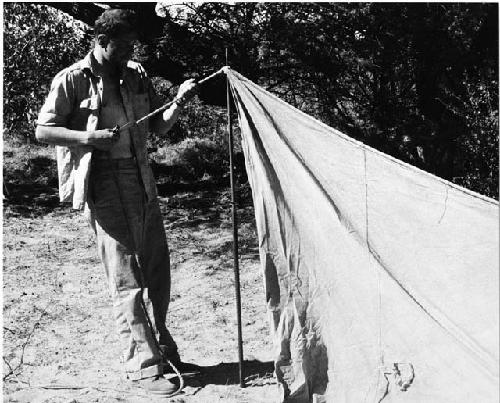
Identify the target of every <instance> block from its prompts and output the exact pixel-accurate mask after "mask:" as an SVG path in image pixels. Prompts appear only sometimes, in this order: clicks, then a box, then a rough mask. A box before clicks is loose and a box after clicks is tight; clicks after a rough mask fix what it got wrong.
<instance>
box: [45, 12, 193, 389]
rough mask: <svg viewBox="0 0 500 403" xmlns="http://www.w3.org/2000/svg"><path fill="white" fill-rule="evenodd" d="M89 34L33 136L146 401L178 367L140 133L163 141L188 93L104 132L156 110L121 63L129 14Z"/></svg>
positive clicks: (57, 82) (164, 256) (163, 247)
mask: <svg viewBox="0 0 500 403" xmlns="http://www.w3.org/2000/svg"><path fill="white" fill-rule="evenodd" d="M94 35H95V44H94V48H93V50H92V51H91V52H90V53H89V54H88V55H87V56H86V57H85V58H84V59H83V60H81V61H79V62H78V63H76V64H74V65H73V66H71V67H69V68H67V69H65V70H63V71H61V72H60V73H59V74H57V75H56V77H55V78H54V80H53V83H52V87H51V90H50V93H49V95H48V97H47V99H46V101H45V104H44V105H43V107H42V109H41V111H40V114H39V118H38V126H37V129H36V137H37V139H38V140H40V141H43V142H46V143H49V144H54V145H56V146H57V147H56V148H57V162H58V171H59V192H60V198H61V201H71V202H72V203H73V207H74V208H76V209H83V208H84V209H85V211H86V213H87V215H88V217H89V220H90V223H91V226H92V228H93V230H94V231H95V233H96V240H97V246H98V253H99V256H100V258H101V260H102V262H103V264H104V267H105V270H106V275H107V279H108V285H109V289H110V291H111V296H112V300H113V309H114V314H115V319H116V326H117V330H118V333H119V336H120V340H121V342H122V343H123V347H124V354H123V357H122V358H123V363H124V369H125V372H126V374H127V377H128V378H129V379H131V380H132V381H133V382H136V383H137V384H139V385H140V386H141V387H143V388H144V389H145V390H147V391H148V392H150V393H153V394H158V395H165V396H167V395H170V394H172V393H174V392H175V391H176V390H177V386H176V385H174V384H173V383H172V382H170V381H169V380H167V379H166V378H164V377H163V376H162V375H163V374H164V371H165V368H168V366H167V365H166V359H168V360H169V361H171V362H172V363H173V364H174V365H175V364H181V362H180V358H179V354H178V352H177V346H176V344H175V342H174V340H173V339H172V337H171V335H170V333H169V332H168V330H167V328H166V325H165V320H166V313H167V308H168V303H169V299H170V263H169V251H168V246H167V241H166V237H165V230H164V227H163V223H162V217H161V213H160V209H159V205H158V201H157V193H156V184H155V182H154V178H153V176H152V173H151V169H150V167H149V165H148V161H147V148H146V134H147V132H148V131H150V130H151V131H154V132H156V133H160V134H161V133H166V132H167V131H168V130H169V129H170V128H171V127H172V126H173V124H174V123H175V121H176V119H177V117H178V116H179V113H180V111H181V109H182V104H183V103H184V102H186V101H187V100H188V99H189V98H191V97H192V96H193V95H194V92H195V90H196V89H195V86H196V85H195V83H194V81H193V80H187V81H185V82H184V83H183V84H182V85H181V86H180V88H179V91H178V94H177V97H176V99H177V101H176V102H175V103H174V104H173V105H172V107H171V108H170V109H167V110H166V111H165V112H163V113H160V114H158V115H157V116H156V117H155V118H152V119H151V120H149V121H146V122H144V123H141V124H139V125H135V126H132V127H130V128H129V129H128V130H123V131H121V132H119V131H118V130H113V128H115V127H116V126H123V125H124V123H126V122H129V121H132V120H136V119H138V118H140V117H142V116H144V115H146V114H148V113H149V112H151V111H152V110H154V109H156V108H158V107H159V106H160V104H159V100H158V98H157V96H156V94H155V92H154V89H153V87H152V85H151V82H150V80H149V79H148V78H147V77H146V75H145V73H144V70H142V67H141V66H140V65H139V64H137V63H134V62H131V61H130V60H129V59H130V57H131V55H132V51H133V42H134V41H135V40H136V20H135V15H134V14H133V12H131V11H128V10H120V9H110V10H107V11H105V12H104V13H103V14H102V15H101V16H100V17H99V18H98V19H97V21H96V23H95V27H94Z"/></svg>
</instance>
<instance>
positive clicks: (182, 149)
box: [151, 137, 228, 180]
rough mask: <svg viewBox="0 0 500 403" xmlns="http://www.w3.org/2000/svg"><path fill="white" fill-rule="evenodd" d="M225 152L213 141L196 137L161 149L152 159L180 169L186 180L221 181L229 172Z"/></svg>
mask: <svg viewBox="0 0 500 403" xmlns="http://www.w3.org/2000/svg"><path fill="white" fill-rule="evenodd" d="M225 151H226V150H221V148H220V146H219V145H217V143H215V142H214V141H213V140H209V139H202V138H199V137H194V138H187V139H184V140H182V141H181V142H179V143H176V144H172V145H168V146H164V147H161V148H159V149H158V150H157V151H156V152H155V153H153V154H152V155H151V157H152V159H153V161H154V162H155V163H157V164H162V165H166V166H170V167H174V166H175V167H178V168H180V169H181V170H182V171H184V172H185V175H184V179H188V180H199V179H207V178H211V179H215V180H219V179H220V178H222V177H223V176H224V173H225V172H227V170H228V165H227V156H226V152H225Z"/></svg>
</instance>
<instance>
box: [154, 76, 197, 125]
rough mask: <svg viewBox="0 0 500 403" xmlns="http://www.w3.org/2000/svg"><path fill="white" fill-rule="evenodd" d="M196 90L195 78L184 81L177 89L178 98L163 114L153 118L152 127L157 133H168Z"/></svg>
mask: <svg viewBox="0 0 500 403" xmlns="http://www.w3.org/2000/svg"><path fill="white" fill-rule="evenodd" d="M195 92H196V83H195V82H194V79H190V80H186V81H184V82H183V83H182V84H181V86H180V87H179V91H177V96H176V99H178V100H179V101H177V102H174V103H173V104H172V106H171V107H170V108H168V109H167V110H165V112H163V113H162V114H161V115H158V116H155V117H154V118H152V119H151V129H152V130H153V131H154V132H155V133H157V134H165V133H167V132H168V131H169V130H170V129H171V128H172V126H173V125H174V124H175V122H176V121H177V119H178V118H179V114H180V112H181V111H182V107H183V106H184V104H185V103H186V102H187V101H189V100H190V99H191V98H192V97H193V96H194V94H195Z"/></svg>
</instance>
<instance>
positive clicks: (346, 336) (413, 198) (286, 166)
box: [227, 70, 499, 403]
mask: <svg viewBox="0 0 500 403" xmlns="http://www.w3.org/2000/svg"><path fill="white" fill-rule="evenodd" d="M227 76H228V80H229V83H230V86H231V90H232V93H233V97H234V100H235V103H236V105H237V109H238V116H239V122H240V127H241V131H242V141H243V149H244V153H245V160H246V168H247V172H248V175H249V180H250V184H251V187H252V192H253V199H254V205H255V215H256V223H257V230H258V237H259V247H260V259H261V264H262V268H263V273H264V281H265V292H266V298H267V304H268V309H269V314H270V320H271V327H272V332H273V337H274V342H275V347H276V356H275V358H276V375H277V377H278V380H279V381H280V383H281V385H282V390H283V398H284V400H285V401H288V402H309V401H315V402H335V403H341V402H348V403H351V402H354V403H357V402H381V401H382V402H415V403H417V402H418V403H422V402H439V403H446V402H449V403H458V402H498V401H499V400H498V398H499V396H498V379H499V378H498V376H499V374H498V366H499V357H498V347H499V340H498V332H499V323H498V322H499V312H498V294H499V289H498V287H499V283H498V272H499V270H498V269H499V267H498V266H499V262H498V260H499V252H498V249H499V245H498V242H499V239H498V203H497V202H496V201H495V200H492V199H489V198H487V197H483V196H481V195H478V194H476V193H474V192H471V191H468V190H466V189H463V188H461V187H458V186H456V185H453V184H451V183H449V182H447V181H445V180H442V179H440V178H437V177H435V176H433V175H430V174H428V173H426V172H423V171H421V170H419V169H417V168H415V167H412V166H410V165H408V164H405V163H403V162H401V161H399V160H396V159H394V158H392V157H390V156H388V155H385V154H383V153H381V152H378V151H376V150H374V149H372V148H370V147H367V146H365V145H363V144H361V143H359V142H357V141H355V140H353V139H351V138H349V137H347V136H346V135H344V134H342V133H340V132H339V131H337V130H335V129H332V128H331V127H328V126H326V125H324V124H322V123H320V122H319V121H317V120H315V119H313V118H312V117H310V116H307V115H306V114H304V113H302V112H300V111H298V110H297V109H295V108H293V107H291V106H290V105H288V104H286V103H285V102H283V101H281V100H280V99H278V98H276V97H275V96H273V95H272V94H270V93H268V92H266V91H265V90H264V89H262V88H261V87H259V86H258V85H256V84H254V83H252V82H251V81H249V80H248V79H246V78H244V77H243V76H241V75H240V74H238V73H237V72H235V71H233V70H228V71H227Z"/></svg>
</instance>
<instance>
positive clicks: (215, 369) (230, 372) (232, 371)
mask: <svg viewBox="0 0 500 403" xmlns="http://www.w3.org/2000/svg"><path fill="white" fill-rule="evenodd" d="M273 371H274V363H273V362H272V361H268V362H261V361H258V360H252V361H244V363H243V378H244V380H245V384H248V383H249V382H252V384H253V385H256V384H259V382H256V380H258V379H271V378H273ZM183 378H184V383H185V385H186V386H191V387H204V386H206V385H238V384H239V383H240V378H239V364H238V363H237V362H231V363H220V364H217V365H213V366H208V367H199V372H194V373H186V374H183ZM261 383H264V382H261ZM267 383H269V382H267Z"/></svg>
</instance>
